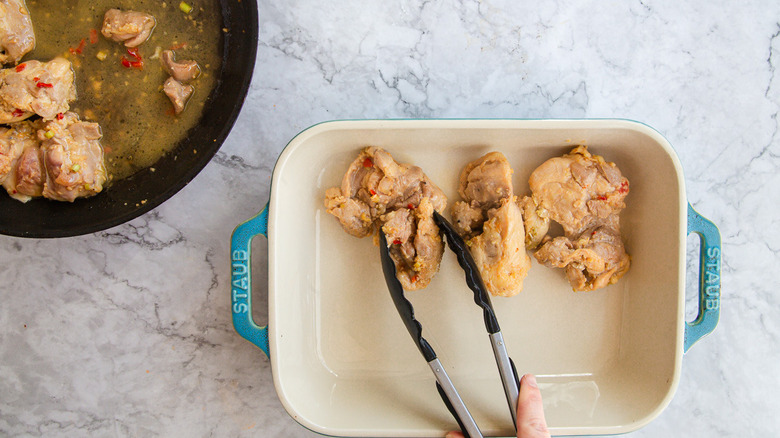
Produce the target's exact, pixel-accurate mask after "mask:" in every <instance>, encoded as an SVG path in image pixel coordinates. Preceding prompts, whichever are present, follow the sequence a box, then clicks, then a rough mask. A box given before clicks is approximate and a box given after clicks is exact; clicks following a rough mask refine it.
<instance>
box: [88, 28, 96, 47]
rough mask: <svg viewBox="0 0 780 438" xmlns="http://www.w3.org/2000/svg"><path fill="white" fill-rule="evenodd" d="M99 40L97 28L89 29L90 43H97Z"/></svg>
mask: <svg viewBox="0 0 780 438" xmlns="http://www.w3.org/2000/svg"><path fill="white" fill-rule="evenodd" d="M97 42H98V33H97V29H90V30H89V43H90V44H97Z"/></svg>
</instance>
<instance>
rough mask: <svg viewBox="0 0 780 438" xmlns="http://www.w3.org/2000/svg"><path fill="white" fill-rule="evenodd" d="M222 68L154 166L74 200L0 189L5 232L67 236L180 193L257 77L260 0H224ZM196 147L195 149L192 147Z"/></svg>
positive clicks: (1, 221)
mask: <svg viewBox="0 0 780 438" xmlns="http://www.w3.org/2000/svg"><path fill="white" fill-rule="evenodd" d="M220 5H221V9H222V20H223V27H225V28H227V29H229V30H230V31H229V32H226V33H224V32H223V33H222V34H221V35H220V38H221V40H222V41H221V44H220V52H221V53H220V54H221V56H222V68H221V71H220V72H219V75H218V79H217V83H216V86H215V87H214V90H213V91H212V92H211V94H210V95H209V97H208V99H207V101H206V105H205V107H204V111H203V114H202V115H201V119H200V121H199V123H198V124H197V125H196V126H194V127H193V128H192V129H191V130H190V131H189V132H188V133H187V135H186V137H185V138H184V139H182V140H181V141H179V143H178V145H177V146H176V147H175V148H174V149H173V150H172V151H171V152H169V153H168V154H166V155H165V156H163V157H162V158H160V160H159V161H158V162H157V163H155V164H154V166H153V167H154V168H155V171H154V172H151V171H150V170H149V168H147V169H143V170H141V171H140V172H138V173H136V174H134V175H132V176H130V177H128V178H125V179H121V180H118V181H114V182H113V183H112V184H111V185H110V186H109V187H108V188H107V189H105V190H104V191H103V192H102V193H99V194H98V195H96V196H93V197H91V198H86V199H77V200H76V201H75V202H73V203H68V202H55V201H50V200H46V199H42V198H41V199H33V200H31V201H29V202H27V203H26V204H23V203H21V202H19V201H16V200H14V199H11V197H10V196H7V195H6V194H5V193H0V234H5V235H9V236H18V237H31V238H53V237H68V236H77V235H83V234H89V233H94V232H97V231H102V230H105V229H107V228H111V227H113V226H116V225H119V224H122V223H124V222H127V221H129V220H131V219H134V218H136V217H138V216H140V215H142V214H144V213H146V212H148V211H150V210H152V209H153V208H155V207H157V206H158V205H160V204H162V203H163V202H164V201H165V200H167V199H168V198H170V197H171V196H173V195H174V194H176V193H177V192H178V191H179V190H181V189H182V188H183V187H184V186H185V185H187V183H189V182H190V181H191V180H192V179H193V178H195V176H196V175H197V174H198V173H199V172H200V171H201V170H202V169H203V168H204V167H205V166H206V164H208V162H209V161H210V160H211V158H212V157H213V156H214V154H215V153H216V152H217V150H219V147H220V146H221V145H222V142H223V141H224V140H225V138H226V137H227V135H228V133H229V132H230V129H231V128H232V127H233V124H234V123H235V120H236V118H237V117H238V113H239V111H240V110H241V106H242V104H243V102H244V97H245V96H246V93H247V90H248V89H249V83H250V81H251V79H252V71H253V69H254V64H255V57H256V54H257V32H258V18H257V2H256V0H244V1H240V2H236V1H229V0H220ZM193 151H196V152H193Z"/></svg>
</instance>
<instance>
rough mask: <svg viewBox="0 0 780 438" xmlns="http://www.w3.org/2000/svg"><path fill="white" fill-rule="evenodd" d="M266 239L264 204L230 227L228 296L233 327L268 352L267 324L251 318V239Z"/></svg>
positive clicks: (266, 228) (266, 221) (266, 208)
mask: <svg viewBox="0 0 780 438" xmlns="http://www.w3.org/2000/svg"><path fill="white" fill-rule="evenodd" d="M260 234H262V235H263V236H265V238H266V239H267V238H268V204H265V207H263V210H262V211H260V213H258V214H257V215H256V216H255V217H253V218H251V219H249V220H248V221H246V222H244V223H242V224H240V225H239V226H237V227H236V229H235V230H233V235H232V236H231V239H230V267H231V269H230V273H231V278H230V290H231V293H230V296H231V301H232V303H231V311H232V312H233V327H234V328H235V329H236V331H237V332H238V334H239V335H241V336H242V337H243V338H245V339H246V340H248V341H249V342H251V343H253V344H255V345H257V346H258V347H260V349H261V350H263V352H264V353H265V355H266V356H269V353H268V326H267V325H266V326H263V327H260V326H259V325H257V324H256V323H255V321H254V320H253V319H252V257H251V256H252V245H251V244H252V239H253V238H254V237H255V236H257V235H260Z"/></svg>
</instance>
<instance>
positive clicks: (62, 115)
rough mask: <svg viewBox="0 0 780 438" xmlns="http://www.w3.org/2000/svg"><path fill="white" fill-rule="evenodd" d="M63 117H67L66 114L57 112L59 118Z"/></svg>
mask: <svg viewBox="0 0 780 438" xmlns="http://www.w3.org/2000/svg"><path fill="white" fill-rule="evenodd" d="M63 118H65V114H62V113H57V120H62V119H63Z"/></svg>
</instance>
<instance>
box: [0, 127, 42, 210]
mask: <svg viewBox="0 0 780 438" xmlns="http://www.w3.org/2000/svg"><path fill="white" fill-rule="evenodd" d="M40 124H41V123H40V122H36V123H31V122H28V121H24V122H19V123H14V124H13V125H11V126H9V127H0V184H2V185H3V187H4V188H5V189H6V191H7V192H8V194H9V195H11V197H13V198H15V199H17V200H19V201H22V202H27V201H29V200H30V199H31V198H32V197H37V196H41V194H42V191H43V166H42V154H41V149H40V142H39V141H38V139H37V129H38V127H39V126H40Z"/></svg>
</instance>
